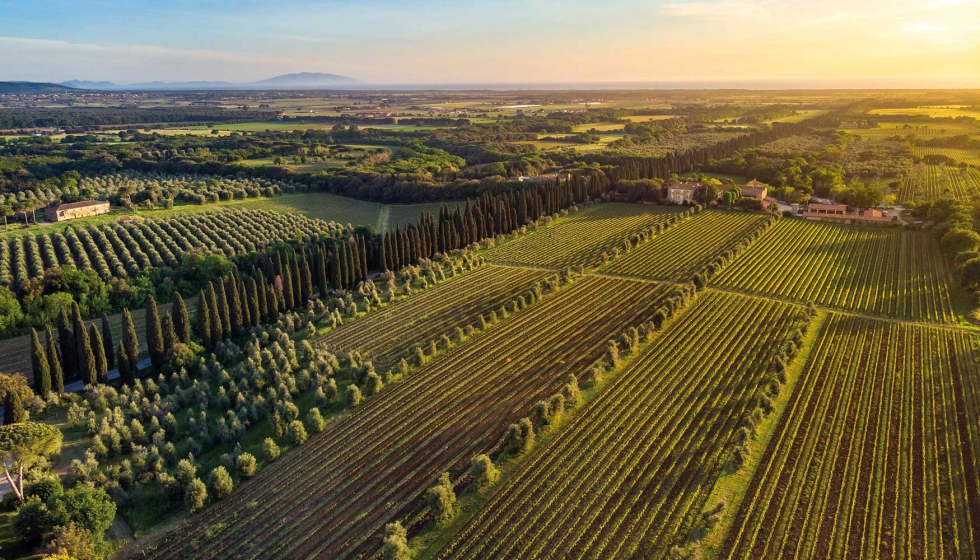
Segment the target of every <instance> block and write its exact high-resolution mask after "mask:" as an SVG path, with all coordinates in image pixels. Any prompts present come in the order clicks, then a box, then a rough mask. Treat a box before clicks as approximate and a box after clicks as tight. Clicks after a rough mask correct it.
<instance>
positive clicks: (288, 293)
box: [279, 265, 293, 310]
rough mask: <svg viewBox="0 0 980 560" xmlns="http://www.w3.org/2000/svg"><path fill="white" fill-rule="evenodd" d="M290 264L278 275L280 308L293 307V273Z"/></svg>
mask: <svg viewBox="0 0 980 560" xmlns="http://www.w3.org/2000/svg"><path fill="white" fill-rule="evenodd" d="M290 268H291V267H290V266H289V265H286V266H284V267H283V269H282V274H281V275H280V276H279V283H280V284H281V285H282V302H281V303H282V308H283V310H287V309H292V308H293V275H292V273H291V271H290Z"/></svg>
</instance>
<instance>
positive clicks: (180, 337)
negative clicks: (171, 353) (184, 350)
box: [171, 292, 191, 344]
mask: <svg viewBox="0 0 980 560" xmlns="http://www.w3.org/2000/svg"><path fill="white" fill-rule="evenodd" d="M171 309H173V314H174V333H175V334H176V335H177V341H178V342H180V343H181V344H190V343H191V319H190V316H189V315H188V314H187V306H186V305H185V304H184V298H183V297H181V295H180V292H178V293H177V294H175V295H174V303H173V305H172V306H171Z"/></svg>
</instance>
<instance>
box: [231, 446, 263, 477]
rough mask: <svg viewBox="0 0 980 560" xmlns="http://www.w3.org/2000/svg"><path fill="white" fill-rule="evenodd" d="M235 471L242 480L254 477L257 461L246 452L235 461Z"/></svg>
mask: <svg viewBox="0 0 980 560" xmlns="http://www.w3.org/2000/svg"><path fill="white" fill-rule="evenodd" d="M235 469H236V470H237V471H238V475H239V476H241V477H242V478H252V477H253V476H255V471H256V470H257V469H258V461H256V460H255V455H252V454H251V453H248V452H246V453H242V454H241V455H239V456H238V458H236V459H235Z"/></svg>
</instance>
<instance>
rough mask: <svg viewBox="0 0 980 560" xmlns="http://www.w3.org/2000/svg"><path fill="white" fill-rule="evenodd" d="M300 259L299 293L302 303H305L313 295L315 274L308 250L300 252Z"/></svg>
mask: <svg viewBox="0 0 980 560" xmlns="http://www.w3.org/2000/svg"><path fill="white" fill-rule="evenodd" d="M300 255H301V258H300V260H299V294H300V303H301V304H305V303H306V302H307V301H310V298H311V297H312V296H313V274H311V273H310V263H309V260H308V259H307V258H306V256H305V255H306V251H302V252H300Z"/></svg>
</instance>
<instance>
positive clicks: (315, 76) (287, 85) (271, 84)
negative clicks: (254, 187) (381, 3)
mask: <svg viewBox="0 0 980 560" xmlns="http://www.w3.org/2000/svg"><path fill="white" fill-rule="evenodd" d="M356 83H359V82H358V81H357V80H355V79H353V78H348V77H346V76H338V75H337V74H323V73H319V72H299V73H296V74H283V75H282V76H276V77H274V78H269V79H266V80H261V81H258V82H246V83H234V82H207V81H197V82H141V83H137V84H115V83H112V82H105V81H103V82H91V81H87V80H71V81H68V82H63V83H62V84H60V85H62V86H66V87H73V88H81V89H97V90H112V91H118V90H212V89H316V88H329V87H331V86H337V85H350V84H356Z"/></svg>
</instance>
